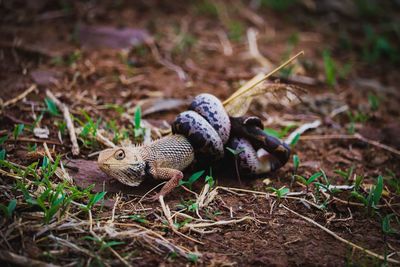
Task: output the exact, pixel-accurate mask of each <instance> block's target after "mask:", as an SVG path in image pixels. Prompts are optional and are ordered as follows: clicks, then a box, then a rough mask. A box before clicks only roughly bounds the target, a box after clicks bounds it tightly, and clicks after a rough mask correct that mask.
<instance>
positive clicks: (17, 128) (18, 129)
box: [13, 123, 25, 140]
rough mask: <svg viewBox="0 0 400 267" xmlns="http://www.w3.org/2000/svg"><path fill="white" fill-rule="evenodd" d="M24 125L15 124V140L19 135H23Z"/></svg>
mask: <svg viewBox="0 0 400 267" xmlns="http://www.w3.org/2000/svg"><path fill="white" fill-rule="evenodd" d="M24 127H25V125H24V124H23V123H20V124H17V125H15V126H14V131H13V137H14V140H17V138H18V136H20V135H21V133H22V131H23V130H24Z"/></svg>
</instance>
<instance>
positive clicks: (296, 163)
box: [293, 154, 300, 174]
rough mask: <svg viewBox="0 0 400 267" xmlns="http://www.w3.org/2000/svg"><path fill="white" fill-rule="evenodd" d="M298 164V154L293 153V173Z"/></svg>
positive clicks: (295, 171)
mask: <svg viewBox="0 0 400 267" xmlns="http://www.w3.org/2000/svg"><path fill="white" fill-rule="evenodd" d="M299 166H300V159H299V156H298V155H297V154H296V155H293V174H296V173H297V170H298V169H299Z"/></svg>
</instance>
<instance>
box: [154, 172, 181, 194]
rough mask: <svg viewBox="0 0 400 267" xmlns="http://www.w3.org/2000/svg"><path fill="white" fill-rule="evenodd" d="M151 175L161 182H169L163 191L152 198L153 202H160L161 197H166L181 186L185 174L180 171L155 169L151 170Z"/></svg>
mask: <svg viewBox="0 0 400 267" xmlns="http://www.w3.org/2000/svg"><path fill="white" fill-rule="evenodd" d="M150 174H151V175H152V176H153V177H154V178H155V179H159V180H168V181H167V183H166V184H165V185H164V186H163V187H162V188H161V191H160V192H159V193H158V194H156V195H155V196H153V197H151V200H152V201H155V200H158V198H159V197H160V196H165V195H167V194H168V193H170V192H171V191H172V190H173V189H174V188H175V187H177V186H178V185H179V181H180V180H181V179H182V178H183V173H182V172H181V171H180V170H176V169H171V168H153V169H150Z"/></svg>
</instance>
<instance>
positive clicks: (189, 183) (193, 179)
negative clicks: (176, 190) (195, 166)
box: [179, 170, 204, 190]
mask: <svg viewBox="0 0 400 267" xmlns="http://www.w3.org/2000/svg"><path fill="white" fill-rule="evenodd" d="M203 174H204V170H203V171H198V172H195V173H193V174H192V175H191V176H190V177H189V179H188V180H187V181H184V180H180V181H179V185H183V186H187V187H189V189H190V190H192V185H193V183H194V182H196V181H197V180H198V179H199V178H200V177H201V176H202V175H203Z"/></svg>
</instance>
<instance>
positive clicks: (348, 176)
mask: <svg viewBox="0 0 400 267" xmlns="http://www.w3.org/2000/svg"><path fill="white" fill-rule="evenodd" d="M333 172H334V173H336V174H338V175H339V176H341V177H342V178H343V179H344V181H345V183H346V184H348V183H349V181H350V179H351V177H352V176H353V173H354V165H353V166H351V167H350V168H348V169H347V170H345V171H343V170H334V171H333Z"/></svg>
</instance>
